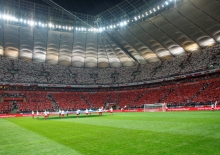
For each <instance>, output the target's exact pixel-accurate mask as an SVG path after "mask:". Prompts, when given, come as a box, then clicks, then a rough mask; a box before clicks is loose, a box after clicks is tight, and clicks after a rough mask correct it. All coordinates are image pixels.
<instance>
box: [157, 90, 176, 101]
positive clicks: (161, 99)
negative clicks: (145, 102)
mask: <svg viewBox="0 0 220 155" xmlns="http://www.w3.org/2000/svg"><path fill="white" fill-rule="evenodd" d="M173 91H174V88H171V89H170V91H169V92H168V93H166V94H165V95H164V96H163V97H162V98H160V99H159V100H158V102H157V103H160V102H161V101H163V100H164V99H165V98H167V96H169V95H170V93H171V92H173Z"/></svg>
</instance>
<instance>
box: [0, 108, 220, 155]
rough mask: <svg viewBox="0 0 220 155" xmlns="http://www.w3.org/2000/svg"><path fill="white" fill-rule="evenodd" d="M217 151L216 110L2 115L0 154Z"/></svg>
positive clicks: (202, 154)
mask: <svg viewBox="0 0 220 155" xmlns="http://www.w3.org/2000/svg"><path fill="white" fill-rule="evenodd" d="M26 154H27V155H38V154H39V155H42V154H51V155H69V154H72V155H81V154H84V155H148V154H158V155H192V154H194V155H217V154H218V155H219V154H220V111H215V112H211V111H197V112H167V113H162V112H161V113H160V112H155V113H114V115H113V116H111V115H110V114H109V113H104V114H103V116H98V115H96V114H92V115H90V116H89V117H88V118H86V117H85V116H84V115H83V114H81V115H80V117H79V118H76V116H75V115H70V116H69V117H68V118H67V117H65V118H64V119H60V118H59V117H57V116H51V117H50V118H49V119H48V120H44V119H43V118H40V119H36V118H35V119H32V118H31V117H23V118H4V119H0V155H26Z"/></svg>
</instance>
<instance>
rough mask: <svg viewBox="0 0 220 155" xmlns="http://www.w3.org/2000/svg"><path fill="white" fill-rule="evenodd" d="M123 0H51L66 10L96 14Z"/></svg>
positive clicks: (37, 1) (41, 0) (34, 0)
mask: <svg viewBox="0 0 220 155" xmlns="http://www.w3.org/2000/svg"><path fill="white" fill-rule="evenodd" d="M28 1H30V2H34V3H38V4H43V5H48V4H47V3H46V2H44V1H43V0H28ZM122 1H123V0H53V2H55V3H57V4H58V5H60V6H62V7H63V8H65V9H66V10H68V11H73V12H78V13H84V14H89V15H97V14H99V13H101V12H103V11H105V10H107V9H109V8H111V7H113V6H115V5H116V4H118V3H120V2H122Z"/></svg>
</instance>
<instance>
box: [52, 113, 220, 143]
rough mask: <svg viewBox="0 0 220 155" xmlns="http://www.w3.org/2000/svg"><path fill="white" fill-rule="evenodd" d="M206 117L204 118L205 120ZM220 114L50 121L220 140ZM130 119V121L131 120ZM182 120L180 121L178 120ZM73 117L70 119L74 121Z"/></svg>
mask: <svg viewBox="0 0 220 155" xmlns="http://www.w3.org/2000/svg"><path fill="white" fill-rule="evenodd" d="M205 115H206V117H204V116H205ZM219 115H220V111H216V112H214V113H213V112H210V111H208V112H170V113H115V114H114V116H109V117H106V116H108V114H103V116H100V117H99V116H96V117H94V116H93V119H90V118H85V117H81V118H78V119H59V118H58V119H53V120H56V121H67V122H74V123H80V124H88V125H97V126H107V127H115V128H122V129H132V130H146V131H154V132H162V133H172V134H178V135H180V134H182V135H193V136H203V137H210V138H216V139H219V138H220V131H219V129H220V119H218V117H220V116H219ZM131 116H132V117H131ZM180 116H181V117H180ZM74 117H75V116H73V118H74Z"/></svg>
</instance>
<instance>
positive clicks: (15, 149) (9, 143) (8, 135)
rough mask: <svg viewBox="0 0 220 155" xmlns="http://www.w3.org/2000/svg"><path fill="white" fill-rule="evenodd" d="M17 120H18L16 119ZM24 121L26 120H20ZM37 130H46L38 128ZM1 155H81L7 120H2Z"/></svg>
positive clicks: (0, 121)
mask: <svg viewBox="0 0 220 155" xmlns="http://www.w3.org/2000/svg"><path fill="white" fill-rule="evenodd" d="M15 120H16V118H15ZM19 121H24V120H19ZM36 128H39V129H41V128H44V127H43V126H36ZM0 129H1V130H0V154H1V155H15V154H16V155H24V154H29V155H38V154H39V155H40V154H54V155H55V154H56V155H62V154H73V155H81V154H80V153H78V152H76V151H75V150H73V149H70V148H69V147H67V146H64V145H62V144H60V143H57V142H55V141H52V140H51V139H49V138H47V137H44V136H42V135H39V134H37V133H36V132H32V131H29V130H28V129H27V128H23V127H21V126H18V125H16V124H13V123H11V122H9V121H6V120H5V119H0Z"/></svg>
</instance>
